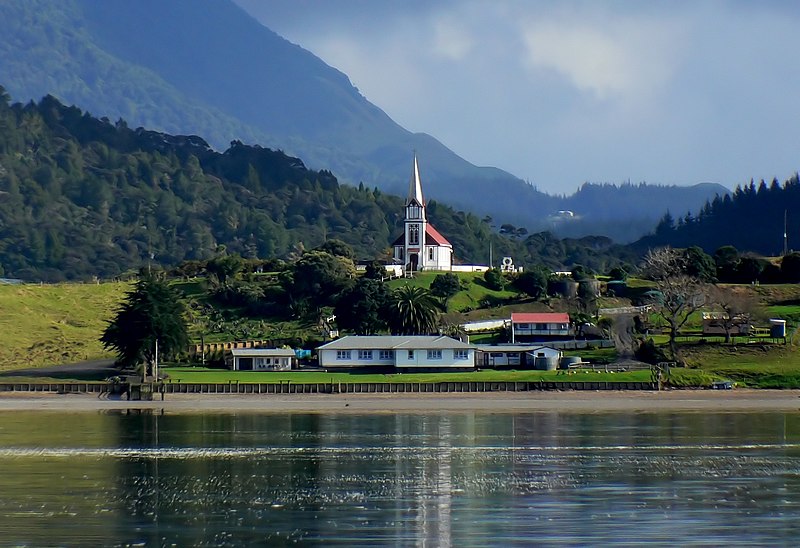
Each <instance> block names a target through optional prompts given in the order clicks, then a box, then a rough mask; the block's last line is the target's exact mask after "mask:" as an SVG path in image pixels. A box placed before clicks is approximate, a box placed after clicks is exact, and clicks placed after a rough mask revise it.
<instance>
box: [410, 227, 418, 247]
mask: <svg viewBox="0 0 800 548" xmlns="http://www.w3.org/2000/svg"><path fill="white" fill-rule="evenodd" d="M408 243H409V244H411V245H419V225H411V226H410V227H408Z"/></svg>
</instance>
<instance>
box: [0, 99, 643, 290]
mask: <svg viewBox="0 0 800 548" xmlns="http://www.w3.org/2000/svg"><path fill="white" fill-rule="evenodd" d="M410 162H411V160H410V158H409V159H408V163H409V165H408V169H407V170H406V177H407V176H408V174H409V173H410V169H411V165H410ZM402 208H403V199H402V198H400V197H397V196H391V195H388V194H385V193H382V192H380V191H379V190H377V189H369V188H364V187H363V186H361V187H359V188H355V187H350V186H347V185H340V184H339V183H338V181H337V180H336V178H335V177H334V176H333V175H332V174H331V173H330V172H329V171H325V170H322V171H314V170H309V169H307V168H306V167H305V166H304V164H303V162H302V161H300V160H298V159H296V158H292V157H289V156H287V155H285V154H283V153H282V152H276V151H272V150H269V149H266V148H261V147H258V146H246V145H243V144H241V143H239V142H233V143H232V144H231V147H230V148H229V149H228V150H226V151H225V152H224V153H219V152H216V151H214V150H212V149H211V148H210V147H209V146H208V144H207V143H206V142H205V141H204V140H203V139H201V138H200V137H194V136H189V137H187V136H171V135H167V134H163V133H158V132H154V131H147V130H144V129H141V128H139V129H135V130H134V129H130V128H128V126H127V125H126V123H125V122H124V121H123V120H118V121H117V122H116V123H111V122H110V121H108V120H104V119H100V120H99V119H96V118H94V117H92V116H90V115H89V114H86V113H84V112H82V111H81V110H80V109H78V108H76V107H66V106H64V105H62V104H61V103H60V102H59V101H58V100H57V99H55V98H53V97H50V96H47V97H45V98H44V99H42V100H41V101H40V102H39V103H32V102H31V103H28V104H26V105H22V104H19V103H16V104H10V99H9V97H8V94H7V93H6V92H5V90H4V89H3V88H2V87H0V275H5V276H7V277H16V278H22V279H26V280H45V281H57V280H62V279H86V278H89V277H91V276H100V277H102V278H109V277H115V276H118V275H120V274H122V273H125V272H127V271H130V270H135V269H138V268H141V267H143V266H144V265H146V264H147V263H148V257H150V259H149V260H150V261H152V262H153V264H161V265H164V266H169V265H175V264H177V263H179V262H181V261H183V260H187V259H207V258H210V257H213V256H216V255H217V254H219V253H221V252H222V251H223V249H224V250H226V251H227V252H228V253H238V254H241V255H243V256H245V257H259V258H265V259H266V258H285V257H287V256H289V255H290V254H292V253H293V252H294V253H297V252H298V251H301V250H302V249H303V248H306V249H310V248H313V247H315V246H317V245H320V244H321V243H322V242H324V241H325V240H326V239H330V238H338V239H340V240H343V241H345V242H347V243H348V244H350V245H351V246H353V247H354V249H355V250H356V252H357V253H358V255H359V258H362V259H373V258H376V257H377V258H380V257H385V256H386V254H387V253H388V250H389V244H390V242H391V240H392V239H394V238H395V237H396V236H397V234H399V233H400V222H401V217H400V215H401V212H402ZM428 209H429V216H430V218H431V220H432V222H433V223H435V224H436V226H437V228H438V229H439V230H440V231H441V232H442V233H443V234H445V235H446V237H447V238H448V239H449V240H450V241H451V242H452V243H453V245H454V247H455V254H456V259H457V260H460V261H462V262H473V261H476V262H477V261H479V262H481V263H485V262H486V260H487V255H488V247H489V242H490V240H491V241H492V242H493V245H494V252H495V257H499V256H503V255H511V256H513V257H514V259H515V261H516V262H517V264H532V263H534V262H542V263H544V264H547V265H549V266H552V267H559V266H562V267H563V266H566V267H568V266H571V265H574V264H583V265H585V266H589V267H592V268H595V269H599V270H603V269H605V268H607V267H608V266H609V265H610V264H616V263H617V262H619V260H620V259H629V260H635V259H634V258H632V255H631V252H630V251H629V250H626V249H624V248H621V247H618V246H614V245H612V243H611V242H610V241H609V240H608V239H607V238H584V239H579V240H558V239H556V238H553V237H552V236H551V235H549V234H547V233H543V234H534V235H531V236H526V235H525V234H520V233H516V234H515V235H514V237H513V238H504V237H501V236H499V235H496V234H492V231H491V227H490V226H489V225H488V224H487V223H486V222H485V221H483V220H481V219H479V218H478V217H476V216H474V215H472V214H469V213H464V212H461V211H455V210H453V209H452V208H450V207H448V206H445V205H443V204H441V203H437V202H435V201H431V202H430V203H429V208H428ZM498 221H500V220H499V219H498Z"/></svg>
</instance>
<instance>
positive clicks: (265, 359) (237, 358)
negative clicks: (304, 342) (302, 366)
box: [231, 348, 297, 371]
mask: <svg viewBox="0 0 800 548" xmlns="http://www.w3.org/2000/svg"><path fill="white" fill-rule="evenodd" d="M231 354H233V370H234V371H289V370H290V369H292V367H293V366H294V365H295V364H296V363H297V357H296V356H295V353H294V350H292V349H290V348H232V349H231Z"/></svg>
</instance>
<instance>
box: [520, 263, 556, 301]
mask: <svg viewBox="0 0 800 548" xmlns="http://www.w3.org/2000/svg"><path fill="white" fill-rule="evenodd" d="M549 278H550V270H549V269H547V268H544V267H534V268H531V269H529V270H525V271H524V272H521V273H520V274H519V275H518V276H517V277H516V278H515V279H514V287H516V288H517V289H518V290H519V291H522V292H523V293H525V294H526V295H529V296H530V297H532V298H534V299H537V300H538V299H541V298H542V297H545V296H547V282H548V280H549Z"/></svg>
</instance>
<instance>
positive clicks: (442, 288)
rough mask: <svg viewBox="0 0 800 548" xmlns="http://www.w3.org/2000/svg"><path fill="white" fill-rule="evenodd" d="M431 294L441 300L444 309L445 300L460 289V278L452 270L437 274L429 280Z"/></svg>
mask: <svg viewBox="0 0 800 548" xmlns="http://www.w3.org/2000/svg"><path fill="white" fill-rule="evenodd" d="M430 291H431V295H433V296H434V297H439V298H440V299H441V300H442V305H443V306H444V309H445V310H446V309H447V301H449V300H450V298H451V297H453V296H454V295H455V294H456V293H458V292H459V291H461V280H459V278H458V276H456V275H455V274H453V273H452V272H447V273H446V274H438V275H437V276H436V277H435V278H434V279H433V282H431V290H430Z"/></svg>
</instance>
